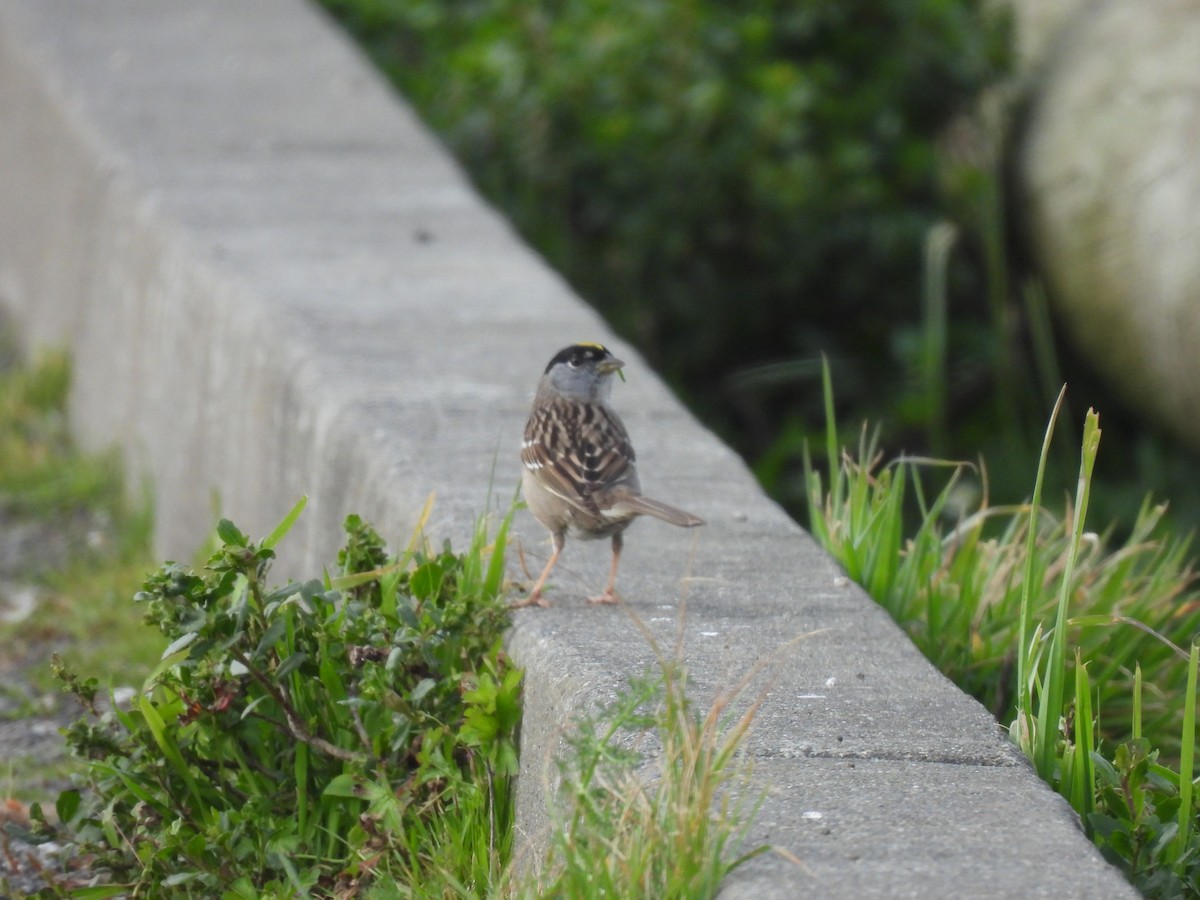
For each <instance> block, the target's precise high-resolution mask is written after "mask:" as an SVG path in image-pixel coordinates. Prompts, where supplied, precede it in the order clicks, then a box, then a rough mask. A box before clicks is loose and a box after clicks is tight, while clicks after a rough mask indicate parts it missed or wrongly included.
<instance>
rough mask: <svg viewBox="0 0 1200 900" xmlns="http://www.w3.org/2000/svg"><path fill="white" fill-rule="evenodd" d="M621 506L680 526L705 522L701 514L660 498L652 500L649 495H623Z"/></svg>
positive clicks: (689, 526)
mask: <svg viewBox="0 0 1200 900" xmlns="http://www.w3.org/2000/svg"><path fill="white" fill-rule="evenodd" d="M621 506H623V507H625V508H626V509H628V510H629V511H630V512H633V513H636V514H638V515H642V516H654V518H656V519H662V520H663V521H664V522H670V523H671V524H672V525H678V526H679V527H680V528H695V527H696V526H697V525H703V524H704V520H703V519H701V518H700V517H699V516H693V515H692V514H691V513H690V512H684V511H683V510H682V509H676V508H675V507H674V506H669V505H667V504H666V503H661V502H659V501H658V500H651V499H650V498H649V497H642V496H632V497H623V498H621Z"/></svg>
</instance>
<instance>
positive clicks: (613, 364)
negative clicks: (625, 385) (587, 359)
mask: <svg viewBox="0 0 1200 900" xmlns="http://www.w3.org/2000/svg"><path fill="white" fill-rule="evenodd" d="M624 366H625V363H623V362H621V360H619V359H617V358H616V357H615V356H614V357H612V358H611V359H604V360H601V361H600V362H599V363H598V364H597V365H596V371H597V372H599V373H600V374H601V375H611V374H612V373H613V372H617V373H618V374H619V373H620V371H621V369H622V368H623V367H624ZM622 380H624V379H622Z"/></svg>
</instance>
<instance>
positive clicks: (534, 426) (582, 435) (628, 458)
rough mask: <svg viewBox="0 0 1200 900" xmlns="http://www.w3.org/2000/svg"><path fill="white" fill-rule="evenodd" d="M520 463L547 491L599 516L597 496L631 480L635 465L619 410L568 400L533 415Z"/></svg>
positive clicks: (527, 427) (522, 448)
mask: <svg viewBox="0 0 1200 900" xmlns="http://www.w3.org/2000/svg"><path fill="white" fill-rule="evenodd" d="M521 461H522V462H523V463H524V464H525V467H526V468H527V469H529V471H530V472H532V473H533V475H534V477H535V478H537V480H538V481H539V482H541V483H542V485H544V486H545V487H546V488H547V489H548V490H550V491H551V492H553V493H555V494H557V495H558V496H559V497H562V498H563V499H564V500H566V501H567V502H568V503H570V504H572V505H573V506H577V507H578V508H580V509H582V510H585V511H586V512H589V513H591V514H592V515H599V514H600V509H599V507H598V506H597V504H596V500H595V495H596V494H597V493H599V492H602V491H604V490H607V489H610V488H612V487H614V486H616V485H619V484H621V483H622V482H624V481H626V480H629V479H631V478H632V477H633V476H634V472H635V467H636V457H635V455H634V452H633V445H632V444H631V443H630V442H629V436H628V434H626V432H625V426H624V425H622V424H621V420H620V419H618V418H617V416H616V413H614V412H612V411H611V410H609V409H608V408H607V407H604V406H601V405H599V404H590V403H580V402H578V401H575V400H568V399H565V398H559V399H557V400H555V401H554V402H553V403H552V404H550V405H548V406H545V407H542V408H541V409H537V410H534V413H533V415H531V416H530V417H529V422H528V423H527V424H526V425H525V441H524V443H523V444H522V445H521Z"/></svg>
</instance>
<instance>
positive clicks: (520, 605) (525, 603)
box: [508, 591, 550, 609]
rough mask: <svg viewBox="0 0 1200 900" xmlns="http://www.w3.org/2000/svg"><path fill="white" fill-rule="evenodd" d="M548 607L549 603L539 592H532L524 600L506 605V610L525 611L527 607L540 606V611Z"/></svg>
mask: <svg viewBox="0 0 1200 900" xmlns="http://www.w3.org/2000/svg"><path fill="white" fill-rule="evenodd" d="M549 605H550V601H549V600H547V599H546V598H545V597H544V596H542V592H541V591H534V592H533V593H532V594H530V595H529V596H528V597H526V598H525V599H524V600H517V601H516V602H515V603H510V604H508V608H509V609H525V608H526V607H529V606H540V607H541V608H542V609H545V608H546V607H548V606H549Z"/></svg>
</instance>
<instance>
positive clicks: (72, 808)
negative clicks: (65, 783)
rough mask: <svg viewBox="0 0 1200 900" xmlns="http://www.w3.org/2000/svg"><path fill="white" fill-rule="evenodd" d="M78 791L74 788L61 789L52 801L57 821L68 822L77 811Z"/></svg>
mask: <svg viewBox="0 0 1200 900" xmlns="http://www.w3.org/2000/svg"><path fill="white" fill-rule="evenodd" d="M79 801H80V796H79V791H77V790H75V789H74V788H71V789H68V790H65V791H63V792H62V793H61V794H59V795H58V800H57V801H55V803H54V811H55V812H57V813H58V821H60V822H70V821H71V820H72V819H74V818H75V813H77V812H79Z"/></svg>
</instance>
